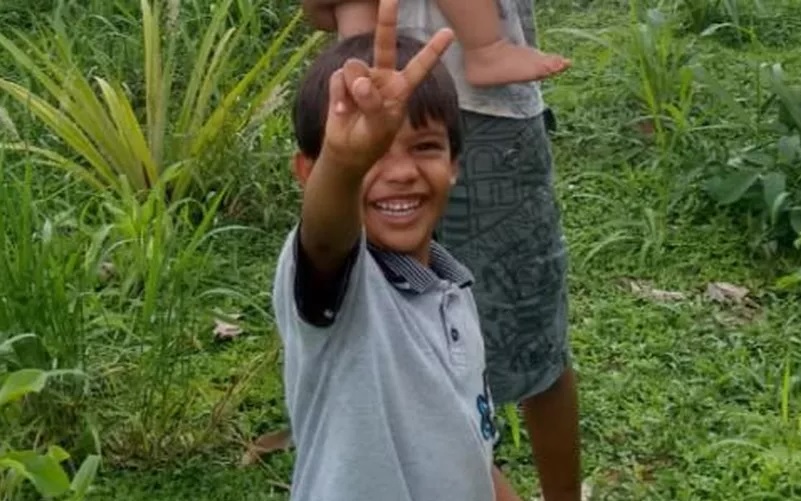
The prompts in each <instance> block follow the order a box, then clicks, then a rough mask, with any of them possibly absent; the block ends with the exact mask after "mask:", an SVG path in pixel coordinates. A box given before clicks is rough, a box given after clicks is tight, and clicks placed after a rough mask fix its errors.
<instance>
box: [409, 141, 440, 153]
mask: <svg viewBox="0 0 801 501" xmlns="http://www.w3.org/2000/svg"><path fill="white" fill-rule="evenodd" d="M414 149H415V150H417V151H442V150H444V149H445V145H443V144H442V143H441V142H439V141H423V142H421V143H417V144H416V145H414Z"/></svg>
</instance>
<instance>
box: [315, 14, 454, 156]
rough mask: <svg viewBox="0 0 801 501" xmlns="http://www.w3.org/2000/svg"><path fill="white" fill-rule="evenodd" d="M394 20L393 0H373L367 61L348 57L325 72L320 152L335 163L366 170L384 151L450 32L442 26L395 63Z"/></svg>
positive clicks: (451, 39)
mask: <svg viewBox="0 0 801 501" xmlns="http://www.w3.org/2000/svg"><path fill="white" fill-rule="evenodd" d="M397 22H398V0H379V6H378V18H377V24H376V30H375V41H374V44H373V46H374V48H373V51H374V55H373V66H372V67H369V66H368V65H367V64H366V63H365V62H364V61H361V60H358V59H349V60H348V61H347V62H345V64H344V65H343V66H342V68H340V69H339V70H337V71H336V72H335V73H334V74H333V75H332V76H331V80H330V82H329V109H328V117H327V120H326V129H325V130H326V135H325V139H324V142H323V152H325V154H326V155H327V156H328V157H329V158H331V157H333V158H334V159H335V160H336V162H337V163H338V164H340V165H347V166H350V167H353V168H356V169H359V170H364V171H366V170H368V169H369V168H370V167H372V166H373V164H375V162H377V161H378V160H379V159H380V158H381V157H382V156H383V155H384V154H385V152H386V151H387V149H388V148H389V147H390V145H391V144H392V141H393V140H394V138H395V135H396V134H397V132H398V130H399V129H400V127H401V126H402V125H403V121H404V119H405V117H406V104H407V101H408V99H409V97H410V96H411V95H412V93H413V92H414V90H415V89H416V88H417V86H418V85H420V83H422V82H423V80H424V79H425V78H426V76H427V75H428V73H429V72H430V71H431V70H432V69H433V68H434V67H435V66H436V64H437V63H438V62H439V58H440V57H441V56H442V54H443V53H444V52H445V50H446V49H447V48H448V46H449V45H450V43H451V42H452V41H453V32H452V31H451V30H450V29H447V28H446V29H442V30H440V31H439V32H437V33H436V34H435V35H434V36H433V37H432V38H431V39H430V40H429V42H428V43H427V44H426V45H425V46H424V47H423V48H422V49H421V50H420V52H418V53H417V55H415V57H414V58H412V60H411V61H409V63H408V64H407V65H406V67H405V68H403V69H397V68H396V64H397V61H396V39H397Z"/></svg>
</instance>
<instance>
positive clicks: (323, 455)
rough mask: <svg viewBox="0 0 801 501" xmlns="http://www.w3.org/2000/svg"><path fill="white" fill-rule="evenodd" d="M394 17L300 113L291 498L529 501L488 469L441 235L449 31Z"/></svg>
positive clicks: (479, 357) (355, 44) (393, 7)
mask: <svg viewBox="0 0 801 501" xmlns="http://www.w3.org/2000/svg"><path fill="white" fill-rule="evenodd" d="M396 23H397V0H381V3H380V6H379V12H378V23H377V27H376V30H375V36H374V37H373V36H372V35H369V34H366V35H360V36H356V37H353V38H349V39H346V40H343V41H341V42H340V43H339V44H337V45H335V46H334V47H333V48H331V49H329V50H327V51H326V52H324V53H323V54H322V55H321V56H319V57H318V59H317V60H316V61H315V62H314V64H312V66H311V67H310V69H309V70H308V72H307V74H306V76H305V77H304V80H303V82H302V84H301V86H300V90H299V94H298V100H297V103H296V107H295V113H294V124H295V134H296V138H297V141H298V145H299V149H300V152H299V153H298V154H297V155H296V156H295V159H294V169H295V175H296V177H297V178H298V180H299V182H300V183H301V185H302V187H303V208H302V214H301V222H300V223H299V225H298V227H297V228H295V229H294V230H293V231H292V232H291V234H290V235H289V237H288V239H287V241H286V244H285V246H284V248H283V250H282V252H281V255H280V258H279V263H278V269H277V272H276V277H275V283H274V290H273V306H274V311H275V316H276V322H277V324H278V329H279V332H280V335H281V338H282V341H283V343H284V358H285V362H284V381H285V387H286V399H287V406H288V409H289V414H290V420H291V423H292V432H293V439H294V442H295V444H296V446H297V458H296V463H295V471H294V475H293V486H292V499H293V500H297V501H345V500H347V501H378V500H380V501H451V500H452V501H492V500H493V499H495V500H497V501H518V498H517V497H516V496H515V495H514V493H513V492H512V491H511V489H510V488H509V486H508V484H507V483H506V482H505V480H504V479H503V477H502V476H501V474H500V473H499V472H498V470H497V469H495V468H494V467H493V466H492V445H493V440H494V435H495V430H494V426H493V422H492V405H491V398H490V395H489V392H488V389H487V386H486V380H485V378H484V368H485V366H484V348H483V343H482V338H481V333H480V328H479V324H478V313H477V311H476V308H475V303H474V301H473V296H472V294H471V292H470V283H471V281H472V277H471V276H470V273H469V272H468V271H467V269H466V268H465V267H464V266H462V265H461V264H459V263H458V262H457V261H456V260H455V259H454V258H452V257H451V256H450V255H449V254H448V253H447V252H446V251H445V250H444V249H443V248H442V247H440V246H439V245H437V244H436V243H433V242H432V240H431V234H432V231H433V230H434V227H435V226H436V224H437V222H438V220H439V218H440V215H441V214H442V211H443V209H444V207H445V204H446V202H447V199H448V192H449V191H450V187H451V185H452V184H453V182H454V179H455V175H456V157H457V155H458V154H459V151H460V148H461V133H462V132H461V124H460V121H459V109H458V102H457V97H456V90H455V88H454V85H453V80H452V79H451V77H450V75H449V73H448V71H447V69H445V67H444V66H443V65H442V64H441V63H439V61H438V58H439V56H440V55H441V54H442V53H443V52H444V51H445V49H446V48H447V47H448V45H449V44H450V42H451V40H452V37H453V35H452V33H451V32H450V31H449V30H440V31H438V32H437V33H436V34H434V35H433V37H431V39H430V41H429V42H428V44H426V45H425V46H423V45H422V44H421V43H420V42H417V41H415V40H414V39H411V38H407V37H396V33H395V28H396V26H395V25H396ZM368 64H370V65H371V67H368ZM396 68H400V69H399V70H396Z"/></svg>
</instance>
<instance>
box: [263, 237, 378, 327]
mask: <svg viewBox="0 0 801 501" xmlns="http://www.w3.org/2000/svg"><path fill="white" fill-rule="evenodd" d="M299 235H300V232H299V227H298V226H296V227H295V228H294V229H293V230H292V231H291V232H290V233H289V235H288V237H287V239H286V241H285V242H284V246H283V248H282V250H281V253H280V255H279V258H278V264H277V267H276V273H275V277H274V282H273V298H272V302H273V309H274V312H275V319H276V322H277V324H278V328H279V332H280V331H286V332H289V331H292V330H295V329H301V330H305V329H306V328H311V330H318V329H328V328H331V327H332V326H333V325H334V324H335V323H341V322H342V318H340V317H343V316H344V310H346V309H348V304H352V303H354V301H357V298H356V297H355V296H359V297H361V296H360V289H361V288H363V282H364V274H365V270H364V268H365V261H366V257H365V256H366V255H367V254H368V252H367V245H366V240H365V235H364V233H362V235H361V237H360V238H359V240H358V241H357V243H356V245H355V246H354V248H353V249H352V250H351V252H350V254H349V255H348V257H347V259H346V260H345V263H344V264H343V266H342V269H340V270H339V272H338V273H337V275H336V277H335V278H334V279H333V280H328V281H325V283H324V282H322V281H321V280H320V279H319V277H318V276H316V274H315V273H314V269H313V268H312V265H311V262H310V261H309V258H308V256H307V254H306V252H305V251H304V249H303V247H302V245H301V242H300V237H299Z"/></svg>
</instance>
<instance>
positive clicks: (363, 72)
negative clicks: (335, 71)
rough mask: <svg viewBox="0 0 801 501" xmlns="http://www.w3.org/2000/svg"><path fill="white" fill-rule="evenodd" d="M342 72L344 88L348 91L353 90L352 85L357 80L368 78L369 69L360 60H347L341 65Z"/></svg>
mask: <svg viewBox="0 0 801 501" xmlns="http://www.w3.org/2000/svg"><path fill="white" fill-rule="evenodd" d="M342 72H343V75H344V78H345V86H346V88H347V89H348V90H350V89H352V88H353V83H354V82H355V81H356V80H357V79H359V78H369V77H370V68H368V67H367V64H366V63H365V62H364V61H362V60H360V59H348V60H347V61H345V64H344V65H342Z"/></svg>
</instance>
